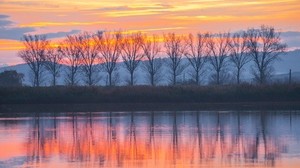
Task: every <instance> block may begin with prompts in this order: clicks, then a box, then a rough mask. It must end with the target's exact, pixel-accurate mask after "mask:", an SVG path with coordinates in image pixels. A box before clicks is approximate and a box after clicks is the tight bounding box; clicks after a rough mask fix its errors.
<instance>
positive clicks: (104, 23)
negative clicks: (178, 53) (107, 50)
mask: <svg viewBox="0 0 300 168" xmlns="http://www.w3.org/2000/svg"><path fill="white" fill-rule="evenodd" d="M0 8H1V13H0V65H1V64H15V63H19V62H21V60H20V59H19V61H17V62H16V61H15V60H16V58H13V57H17V56H16V55H15V53H16V51H17V50H18V49H19V48H20V42H19V39H20V38H21V36H22V34H26V33H31V34H48V35H50V37H49V38H51V39H54V40H55V39H58V38H61V37H64V35H65V34H76V33H78V32H82V31H89V32H95V31H97V30H120V29H121V30H126V31H143V32H149V33H156V34H161V33H163V32H176V33H189V32H191V33H196V32H207V31H208V32H226V31H230V32H235V31H240V30H245V29H247V28H249V27H259V26H260V25H262V24H265V25H270V26H274V27H275V28H276V29H277V30H278V31H281V32H289V31H292V32H294V33H297V35H296V36H295V35H291V36H289V37H287V38H283V39H284V40H285V41H287V42H291V43H292V44H293V45H294V44H295V46H290V47H299V46H300V44H299V45H298V42H299V40H298V41H297V38H298V37H299V36H300V25H299V24H298V22H299V16H300V10H298V9H300V3H299V2H298V1H297V0H263V1H258V0H249V1H238V0H227V1H224V0H213V1H210V0H186V1H179V0H174V1H172V2H166V1H163V0H140V1H132V2H131V3H128V1H125V0H119V1H101V2H99V1H97V0H85V1H80V0H61V1H58V2H53V1H50V0H44V1H39V0H2V1H1V2H0ZM18 36H20V37H18ZM296 42H297V44H296Z"/></svg>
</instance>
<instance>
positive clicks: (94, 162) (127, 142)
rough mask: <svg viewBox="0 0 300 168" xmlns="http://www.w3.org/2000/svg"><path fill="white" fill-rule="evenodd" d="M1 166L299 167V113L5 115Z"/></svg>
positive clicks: (0, 122) (0, 120)
mask: <svg viewBox="0 0 300 168" xmlns="http://www.w3.org/2000/svg"><path fill="white" fill-rule="evenodd" d="M0 150H1V152H0V167H1V168H2V167H297V165H299V164H300V111H200V112H196V111H193V112H190V111H177V112H168V111H166V112H158V111H153V112H113V113H112V112H105V113H88V112H87V113H40V114H39V113H31V114H9V115H8V114H2V115H1V117H0Z"/></svg>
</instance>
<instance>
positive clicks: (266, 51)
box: [247, 25, 287, 84]
mask: <svg viewBox="0 0 300 168" xmlns="http://www.w3.org/2000/svg"><path fill="white" fill-rule="evenodd" d="M247 34H248V36H249V37H248V42H247V45H248V49H249V54H250V55H251V57H252V60H253V62H254V67H253V69H252V70H253V75H254V78H255V80H256V81H257V82H258V83H260V84H265V83H266V82H267V80H268V79H269V78H270V76H271V74H272V72H273V66H272V64H273V63H274V61H276V60H277V59H278V56H279V55H280V54H282V53H284V52H285V50H286V48H287V46H286V44H284V43H282V42H281V38H280V33H278V32H276V31H275V29H274V28H273V27H269V26H264V25H263V26H261V28H260V29H253V28H252V29H248V31H247Z"/></svg>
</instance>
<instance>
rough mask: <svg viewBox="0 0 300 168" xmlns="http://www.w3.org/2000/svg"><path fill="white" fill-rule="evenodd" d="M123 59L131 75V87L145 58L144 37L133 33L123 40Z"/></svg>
mask: <svg viewBox="0 0 300 168" xmlns="http://www.w3.org/2000/svg"><path fill="white" fill-rule="evenodd" d="M122 49H123V52H122V58H123V61H124V65H125V68H126V69H127V71H128V72H129V73H130V83H129V84H130V85H131V86H132V85H133V84H134V72H135V71H136V69H137V67H138V66H139V63H140V62H141V60H142V58H143V57H144V53H143V52H142V35H141V33H132V34H130V35H129V36H126V37H124V38H123V40H122Z"/></svg>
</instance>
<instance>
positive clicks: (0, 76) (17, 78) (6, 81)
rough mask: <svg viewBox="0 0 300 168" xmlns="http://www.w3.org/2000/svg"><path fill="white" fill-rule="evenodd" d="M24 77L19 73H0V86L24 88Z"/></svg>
mask: <svg viewBox="0 0 300 168" xmlns="http://www.w3.org/2000/svg"><path fill="white" fill-rule="evenodd" d="M23 77H24V75H23V74H21V73H17V71H12V70H10V71H4V72H1V73H0V86H22V80H23Z"/></svg>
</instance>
